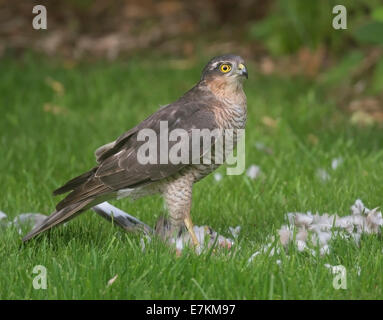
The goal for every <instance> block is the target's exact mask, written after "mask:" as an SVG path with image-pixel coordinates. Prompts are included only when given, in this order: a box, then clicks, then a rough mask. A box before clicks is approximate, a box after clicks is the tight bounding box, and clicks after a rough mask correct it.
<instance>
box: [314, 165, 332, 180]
mask: <svg viewBox="0 0 383 320" xmlns="http://www.w3.org/2000/svg"><path fill="white" fill-rule="evenodd" d="M316 175H317V177H318V178H319V179H320V180H322V182H326V181H329V180H330V179H331V176H330V175H329V174H328V172H327V171H326V170H325V169H323V168H319V169H318V170H317V172H316Z"/></svg>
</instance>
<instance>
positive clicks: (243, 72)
mask: <svg viewBox="0 0 383 320" xmlns="http://www.w3.org/2000/svg"><path fill="white" fill-rule="evenodd" d="M238 70H239V74H240V75H241V76H245V77H246V79H248V78H249V75H248V74H247V69H246V67H245V65H244V64H242V63H240V64H239V65H238Z"/></svg>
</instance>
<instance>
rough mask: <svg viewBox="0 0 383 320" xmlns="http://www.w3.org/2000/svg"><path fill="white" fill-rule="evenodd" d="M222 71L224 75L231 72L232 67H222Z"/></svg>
mask: <svg viewBox="0 0 383 320" xmlns="http://www.w3.org/2000/svg"><path fill="white" fill-rule="evenodd" d="M220 69H221V71H222V72H223V73H227V72H229V71H230V70H231V65H230V64H223V65H221V68H220Z"/></svg>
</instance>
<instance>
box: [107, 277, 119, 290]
mask: <svg viewBox="0 0 383 320" xmlns="http://www.w3.org/2000/svg"><path fill="white" fill-rule="evenodd" d="M117 278H118V274H116V275H115V276H114V277H113V278H112V279H110V280H109V281H108V283H107V285H106V286H107V287H110V286H111V285H112V284H113V283H114V282H115V281H116V280H117Z"/></svg>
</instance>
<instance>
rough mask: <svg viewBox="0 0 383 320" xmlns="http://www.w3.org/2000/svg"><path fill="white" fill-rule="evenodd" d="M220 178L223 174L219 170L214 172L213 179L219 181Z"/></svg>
mask: <svg viewBox="0 0 383 320" xmlns="http://www.w3.org/2000/svg"><path fill="white" fill-rule="evenodd" d="M222 178H223V176H222V174H221V173H219V172H216V173H214V180H215V181H217V182H219V181H221V180H222Z"/></svg>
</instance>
